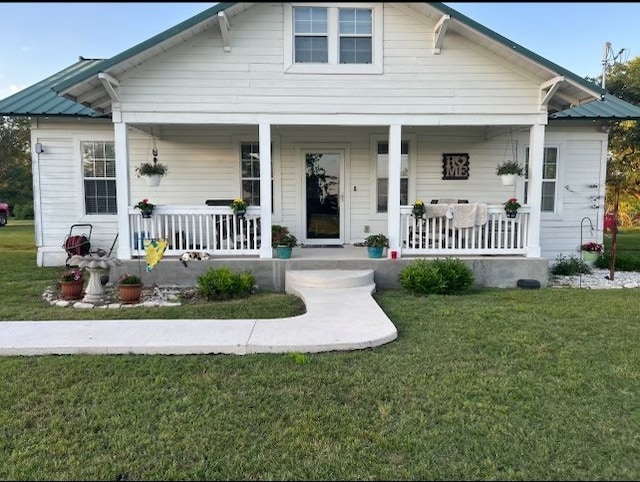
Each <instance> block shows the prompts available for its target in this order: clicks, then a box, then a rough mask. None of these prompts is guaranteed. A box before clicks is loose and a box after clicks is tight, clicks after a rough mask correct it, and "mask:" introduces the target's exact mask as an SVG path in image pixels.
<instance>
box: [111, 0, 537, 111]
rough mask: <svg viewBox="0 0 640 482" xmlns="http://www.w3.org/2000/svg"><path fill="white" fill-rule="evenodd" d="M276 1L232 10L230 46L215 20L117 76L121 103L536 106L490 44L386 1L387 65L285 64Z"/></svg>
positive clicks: (159, 106)
mask: <svg viewBox="0 0 640 482" xmlns="http://www.w3.org/2000/svg"><path fill="white" fill-rule="evenodd" d="M283 8H284V7H283V5H282V4H281V3H276V4H256V5H255V6H254V7H252V8H251V9H249V10H248V11H246V12H244V13H243V14H240V15H239V16H237V17H233V18H231V32H232V33H231V36H232V42H231V52H224V51H223V44H222V39H221V35H220V32H219V31H218V30H217V29H215V28H212V29H210V30H209V31H208V32H206V33H203V34H201V35H199V36H197V37H195V38H194V39H191V40H188V41H186V42H185V43H184V44H182V45H180V46H178V47H176V48H174V49H172V50H170V51H168V52H166V53H164V54H162V55H160V56H158V57H156V58H154V59H152V60H150V61H148V62H146V63H144V64H142V65H141V66H139V67H138V68H136V69H134V70H133V71H130V72H129V73H127V74H126V75H125V76H123V78H122V79H121V88H120V94H121V98H122V109H123V112H140V113H150V112H153V113H160V112H165V113H219V114H220V113H222V114H224V113H233V114H239V113H248V114H250V113H271V114H274V113H279V114H307V115H309V116H310V117H311V116H313V114H314V113H317V114H340V113H344V114H368V115H385V114H402V115H411V114H446V115H451V116H462V115H468V114H481V115H485V114H505V115H508V114H537V113H538V106H537V103H538V95H539V94H538V92H539V91H538V86H537V84H536V83H535V82H533V81H530V80H528V79H527V78H526V77H525V76H523V75H519V74H517V73H515V72H513V71H512V70H511V69H510V68H509V66H508V65H507V64H506V63H505V62H504V61H502V60H501V59H499V58H497V57H495V56H494V55H493V54H490V53H488V52H484V51H482V50H479V49H477V48H474V46H473V45H471V43H470V42H468V41H466V40H465V39H463V38H462V37H460V36H459V35H456V34H455V33H454V32H448V33H447V36H446V38H445V42H444V47H443V50H442V53H441V54H440V55H432V53H431V47H432V45H431V43H432V41H431V28H430V26H428V25H424V24H423V23H420V22H419V21H417V20H416V19H414V18H411V17H409V16H407V15H405V14H404V13H402V12H400V11H399V10H397V9H395V8H394V7H393V6H392V5H390V4H385V5H384V35H385V38H384V73H383V74H371V75H365V74H362V75H320V74H293V73H285V72H284V60H283V55H284V44H283V42H284V41H285V39H284V24H283V21H284V20H283V19H284V13H283Z"/></svg>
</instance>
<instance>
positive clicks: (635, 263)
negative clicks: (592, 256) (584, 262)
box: [594, 252, 640, 271]
mask: <svg viewBox="0 0 640 482" xmlns="http://www.w3.org/2000/svg"><path fill="white" fill-rule="evenodd" d="M610 265H611V253H610V252H609V253H605V254H604V255H602V256H600V257H598V259H597V260H596V262H595V263H594V266H595V267H596V268H600V269H609V268H610ZM615 269H616V270H618V271H640V256H638V255H635V254H632V253H624V252H618V253H616V265H615Z"/></svg>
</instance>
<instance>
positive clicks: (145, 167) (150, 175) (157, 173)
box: [136, 151, 169, 187]
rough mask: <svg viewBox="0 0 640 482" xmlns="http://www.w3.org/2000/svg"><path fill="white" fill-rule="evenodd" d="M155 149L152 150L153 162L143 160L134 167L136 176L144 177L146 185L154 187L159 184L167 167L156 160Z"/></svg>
mask: <svg viewBox="0 0 640 482" xmlns="http://www.w3.org/2000/svg"><path fill="white" fill-rule="evenodd" d="M156 155H157V151H154V158H153V162H143V163H142V164H140V165H139V166H137V167H136V174H137V176H138V177H144V178H145V180H146V181H147V186H151V187H156V186H159V185H160V179H161V178H163V177H164V176H166V174H167V172H169V169H168V168H167V166H165V165H164V164H162V163H161V162H158V159H156V158H155V156H156Z"/></svg>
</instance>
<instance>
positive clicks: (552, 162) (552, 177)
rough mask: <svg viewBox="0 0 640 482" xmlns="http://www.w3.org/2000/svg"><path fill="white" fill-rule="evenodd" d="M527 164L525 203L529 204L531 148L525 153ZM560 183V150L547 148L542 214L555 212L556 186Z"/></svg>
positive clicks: (544, 163) (545, 152) (543, 166)
mask: <svg viewBox="0 0 640 482" xmlns="http://www.w3.org/2000/svg"><path fill="white" fill-rule="evenodd" d="M525 156H526V159H527V164H526V167H525V175H524V176H525V178H524V202H525V204H528V202H529V201H528V199H529V196H528V192H529V148H528V147H527V148H526V153H525ZM557 183H558V148H557V147H545V148H544V154H543V160H542V203H541V209H540V210H541V211H542V212H551V213H552V212H555V209H556V185H557Z"/></svg>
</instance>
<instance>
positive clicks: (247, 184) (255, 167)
mask: <svg viewBox="0 0 640 482" xmlns="http://www.w3.org/2000/svg"><path fill="white" fill-rule="evenodd" d="M271 153H272V158H273V146H271ZM240 176H241V179H242V199H243V200H244V201H245V202H246V203H247V204H248V205H249V206H260V144H258V143H257V142H246V143H242V144H241V145H240ZM271 210H272V211H273V163H272V164H271Z"/></svg>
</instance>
